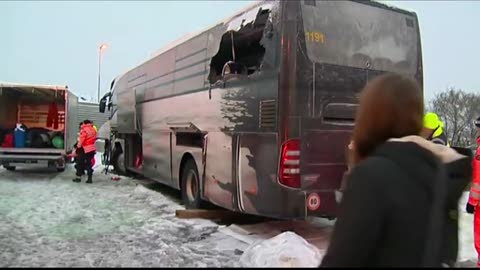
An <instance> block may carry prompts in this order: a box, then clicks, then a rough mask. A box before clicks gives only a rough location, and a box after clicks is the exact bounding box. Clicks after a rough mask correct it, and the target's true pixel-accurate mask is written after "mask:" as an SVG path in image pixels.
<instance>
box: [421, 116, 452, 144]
mask: <svg viewBox="0 0 480 270" xmlns="http://www.w3.org/2000/svg"><path fill="white" fill-rule="evenodd" d="M420 135H421V136H422V137H424V138H425V139H427V140H429V141H432V142H433V143H437V144H442V145H446V146H450V145H449V143H448V138H447V135H446V134H445V132H444V130H443V123H442V121H440V118H439V117H438V115H437V114H436V113H432V112H429V113H427V114H425V116H424V118H423V129H422V132H421V134H420Z"/></svg>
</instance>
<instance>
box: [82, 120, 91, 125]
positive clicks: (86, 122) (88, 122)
mask: <svg viewBox="0 0 480 270" xmlns="http://www.w3.org/2000/svg"><path fill="white" fill-rule="evenodd" d="M83 124H84V125H86V124H93V123H92V121H90V120H88V119H87V120H85V121H83Z"/></svg>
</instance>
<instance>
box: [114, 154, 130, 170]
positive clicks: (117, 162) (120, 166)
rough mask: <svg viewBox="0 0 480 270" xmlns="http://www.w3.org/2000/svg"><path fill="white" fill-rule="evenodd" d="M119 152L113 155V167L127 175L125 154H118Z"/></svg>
mask: <svg viewBox="0 0 480 270" xmlns="http://www.w3.org/2000/svg"><path fill="white" fill-rule="evenodd" d="M117 153H118V152H117ZM117 153H115V154H114V155H113V160H112V161H113V162H112V163H113V164H112V165H113V169H114V170H115V172H117V173H118V174H121V175H126V174H127V168H126V167H125V155H124V154H123V153H118V154H117Z"/></svg>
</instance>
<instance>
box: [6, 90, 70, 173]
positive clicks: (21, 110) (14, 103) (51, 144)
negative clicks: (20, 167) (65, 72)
mask: <svg viewBox="0 0 480 270" xmlns="http://www.w3.org/2000/svg"><path fill="white" fill-rule="evenodd" d="M66 92H67V91H66V89H64V88H58V87H55V86H52V87H47V86H44V87H38V86H32V87H28V86H25V85H19V86H15V85H7V86H5V85H4V84H0V162H1V164H2V165H4V166H5V167H13V166H15V165H16V164H18V163H22V164H32V163H46V164H48V166H56V167H57V168H63V167H64V162H63V161H60V160H63V159H64V156H65V153H66V145H65V142H66V141H67V138H66V129H65V127H66V124H65V123H66V121H65V119H66V118H65V117H66V113H65V111H66V109H65V108H66V107H67V104H66V95H67V94H66ZM18 127H21V128H20V129H19V128H18ZM60 163H61V164H60Z"/></svg>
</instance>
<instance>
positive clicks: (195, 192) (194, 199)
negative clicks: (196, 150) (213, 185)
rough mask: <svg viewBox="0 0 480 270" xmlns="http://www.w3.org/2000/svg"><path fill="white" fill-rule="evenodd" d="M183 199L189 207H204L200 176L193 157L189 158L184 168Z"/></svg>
mask: <svg viewBox="0 0 480 270" xmlns="http://www.w3.org/2000/svg"><path fill="white" fill-rule="evenodd" d="M181 181H182V183H181V185H182V186H181V191H182V201H183V204H184V205H185V207H186V208H187V209H198V208H201V207H202V200H201V199H200V177H199V176H198V170H197V166H196V165H195V162H194V161H193V160H192V159H189V160H188V161H187V162H186V163H185V165H184V166H183V169H182V179H181Z"/></svg>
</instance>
